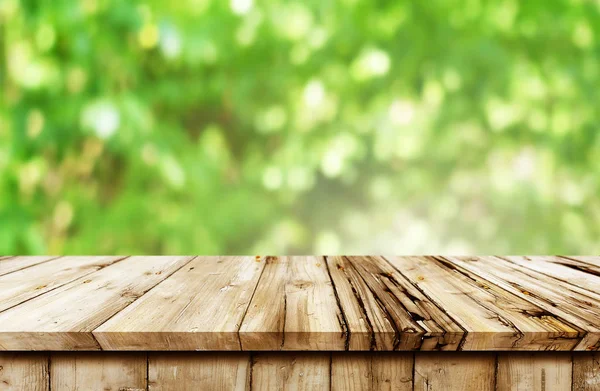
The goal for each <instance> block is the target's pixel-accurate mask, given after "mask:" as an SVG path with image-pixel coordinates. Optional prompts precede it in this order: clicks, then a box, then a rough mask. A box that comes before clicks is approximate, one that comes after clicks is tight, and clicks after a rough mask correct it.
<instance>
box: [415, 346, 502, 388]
mask: <svg viewBox="0 0 600 391" xmlns="http://www.w3.org/2000/svg"><path fill="white" fill-rule="evenodd" d="M495 364H496V357H495V355H494V354H493V353H472V352H468V353H467V352H455V353H452V352H444V353H417V354H416V355H415V380H414V382H415V384H414V390H415V391H431V390H435V391H454V390H461V391H493V390H494V389H495V376H494V375H495Z"/></svg>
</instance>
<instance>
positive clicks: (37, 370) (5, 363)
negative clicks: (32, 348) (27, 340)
mask: <svg viewBox="0 0 600 391" xmlns="http://www.w3.org/2000/svg"><path fill="white" fill-rule="evenodd" d="M48 387H49V377H48V356H47V355H45V354H37V353H24V352H20V353H0V390H2V391H25V390H27V391H49V388H48Z"/></svg>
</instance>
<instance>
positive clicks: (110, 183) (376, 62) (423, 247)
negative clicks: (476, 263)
mask: <svg viewBox="0 0 600 391" xmlns="http://www.w3.org/2000/svg"><path fill="white" fill-rule="evenodd" d="M599 32H600V2H599V1H597V0H543V1H542V0H527V1H518V0H491V1H487V0H431V1H400V0H395V1H383V0H377V1H376V0H338V1H336V0H307V1H295V2H294V1H278V0H272V1H267V0H223V1H219V0H175V1H163V0H160V1H159V0H155V1H152V0H148V1H116V0H114V1H110V0H80V1H76V0H71V1H66V0H52V1H50V0H47V1H42V0H21V1H19V0H0V37H1V39H0V53H1V54H0V83H1V96H0V253H1V254H38V253H51V254H56V253H61V254H100V253H115V254H167V253H169V254H173V253H187V254H252V253H279V254H281V253H288V254H296V253H318V254H323V253H328V254H334V253H346V254H358V253H373V254H379V253H394V254H410V253H427V254H431V253H446V254H448V253H453V254H474V253H480V254H481V253H497V254H498V253H501V254H509V253H511V254H515V253H527V254H532V253H548V254H550V253H552V254H554V253H571V254H573V253H587V254H592V253H596V254H597V253H599V252H600V241H599V240H598V237H599V234H600V225H599V223H600V198H599V197H598V193H599V191H600V157H599V156H600V133H599V120H600V111H599V109H600V88H599V86H600V69H599V67H600V46H599V45H598V38H597V37H598V34H599Z"/></svg>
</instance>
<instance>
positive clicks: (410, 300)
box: [0, 256, 600, 351]
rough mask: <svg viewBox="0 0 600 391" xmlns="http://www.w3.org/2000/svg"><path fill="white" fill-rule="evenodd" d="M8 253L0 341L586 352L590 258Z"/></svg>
mask: <svg viewBox="0 0 600 391" xmlns="http://www.w3.org/2000/svg"><path fill="white" fill-rule="evenodd" d="M17 260H18V261H19V265H20V266H18V267H17V269H18V270H14V267H13V266H11V268H12V269H11V270H12V271H11V272H9V273H6V274H4V275H1V276H0V351H2V350H100V349H106V350H229V351H236V350H237V351H240V350H247V351H263V350H270V351H275V350H287V351H298V350H326V351H342V350H348V351H369V350H370V351H392V350H404V351H407V350H411V351H413V350H421V351H429V350H436V351H437V350H444V351H456V350H467V351H469V350H510V351H517V350H522V351H533V350H563V351H568V350H572V349H573V350H588V351H596V350H600V291H599V289H598V288H597V287H598V286H600V266H599V265H600V258H599V257H580V256H568V257H567V256H511V257H492V256H480V257H440V256H431V257H381V256H331V257H316V256H302V257H261V256H246V257H243V256H238V257H225V256H223V257H196V258H194V257H129V258H127V257H125V258H124V259H123V257H62V258H57V259H46V258H39V257H35V258H29V257H8V258H2V259H0V266H1V265H3V264H5V265H6V264H7V262H10V263H11V264H12V265H15V264H16V263H15V262H16V261H17ZM188 263H189V264H188ZM23 266H25V267H23Z"/></svg>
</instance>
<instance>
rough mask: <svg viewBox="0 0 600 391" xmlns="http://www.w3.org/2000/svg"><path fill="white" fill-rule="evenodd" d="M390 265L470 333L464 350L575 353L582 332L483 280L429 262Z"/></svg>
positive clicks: (398, 260)
mask: <svg viewBox="0 0 600 391" xmlns="http://www.w3.org/2000/svg"><path fill="white" fill-rule="evenodd" d="M389 260H390V262H391V263H392V264H393V265H394V266H396V268H397V269H399V270H400V271H401V273H402V274H404V275H406V276H407V277H408V278H409V279H410V280H411V281H412V283H413V284H415V285H416V286H417V287H418V288H419V289H421V290H422V291H423V292H424V293H425V294H426V295H427V296H428V297H430V298H431V299H432V300H433V301H435V302H436V303H438V305H440V306H441V307H442V308H444V310H445V311H446V312H447V313H448V314H449V315H450V316H451V317H452V318H453V319H455V320H456V321H457V322H458V323H459V324H460V325H461V326H462V327H463V328H464V329H466V330H467V334H466V336H465V339H464V340H463V341H462V343H461V346H462V349H464V350H510V349H515V348H519V349H523V350H548V349H551V350H556V349H557V350H570V349H572V348H573V347H574V346H575V345H576V344H577V343H578V342H579V340H580V338H579V333H580V331H581V330H580V329H575V328H574V327H573V326H572V325H571V324H568V323H566V322H565V321H563V320H562V319H560V318H558V317H556V316H553V315H552V314H550V313H548V312H547V311H545V310H543V309H542V308H540V307H538V306H537V305H534V304H532V303H530V302H529V301H527V300H524V299H522V298H520V297H518V296H516V295H513V294H511V293H509V292H507V291H506V290H504V289H501V288H498V287H497V286H495V285H493V284H490V283H489V282H487V281H485V280H483V279H482V278H479V277H478V276H466V275H464V274H463V273H460V272H459V271H457V270H456V268H455V267H453V266H452V265H451V264H449V263H447V262H440V261H439V260H437V259H433V258H426V257H391V258H389Z"/></svg>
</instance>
